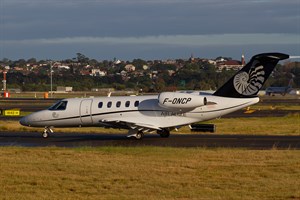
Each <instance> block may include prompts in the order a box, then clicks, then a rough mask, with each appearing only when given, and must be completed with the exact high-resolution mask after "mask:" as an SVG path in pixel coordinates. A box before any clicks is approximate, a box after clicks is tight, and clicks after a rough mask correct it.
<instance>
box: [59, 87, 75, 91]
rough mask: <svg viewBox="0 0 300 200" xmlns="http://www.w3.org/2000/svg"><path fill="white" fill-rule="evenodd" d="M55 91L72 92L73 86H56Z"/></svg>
mask: <svg viewBox="0 0 300 200" xmlns="http://www.w3.org/2000/svg"><path fill="white" fill-rule="evenodd" d="M56 91H57V92H72V91H73V87H65V86H57V88H56Z"/></svg>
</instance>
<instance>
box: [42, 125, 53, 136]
mask: <svg viewBox="0 0 300 200" xmlns="http://www.w3.org/2000/svg"><path fill="white" fill-rule="evenodd" d="M50 133H53V130H52V129H51V128H50V127H45V129H44V132H43V134H42V136H43V138H48V137H49V134H50Z"/></svg>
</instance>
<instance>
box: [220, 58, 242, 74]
mask: <svg viewBox="0 0 300 200" xmlns="http://www.w3.org/2000/svg"><path fill="white" fill-rule="evenodd" d="M242 67H243V65H242V62H240V61H238V60H227V61H223V62H219V63H218V64H217V68H218V70H219V71H222V70H223V69H226V70H230V69H233V70H240V69H241V68H242Z"/></svg>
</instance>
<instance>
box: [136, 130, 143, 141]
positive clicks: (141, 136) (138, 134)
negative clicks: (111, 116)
mask: <svg viewBox="0 0 300 200" xmlns="http://www.w3.org/2000/svg"><path fill="white" fill-rule="evenodd" d="M143 138H144V133H143V132H140V131H139V132H137V134H136V136H135V139H137V140H141V139H143Z"/></svg>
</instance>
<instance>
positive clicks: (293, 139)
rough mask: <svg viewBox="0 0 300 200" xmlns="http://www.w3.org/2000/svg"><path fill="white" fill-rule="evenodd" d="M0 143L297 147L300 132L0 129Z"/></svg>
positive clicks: (3, 144) (252, 147)
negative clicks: (140, 133) (136, 133)
mask: <svg viewBox="0 0 300 200" xmlns="http://www.w3.org/2000/svg"><path fill="white" fill-rule="evenodd" d="M0 146H23V147H48V146H56V147H86V146H88V147H100V146H125V147H135V146H159V147H206V148H246V149H274V148H275V149H300V136H275V135H267V136H260V135H220V134H218V135H216V134H171V135H170V137H169V138H161V137H160V136H159V135H155V134H153V135H152V134H149V135H145V137H144V138H143V139H142V140H136V139H132V138H127V137H126V135H125V134H124V135H121V134H83V133H54V134H52V135H51V136H50V137H49V138H46V139H45V138H42V136H41V133H37V132H0Z"/></svg>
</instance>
